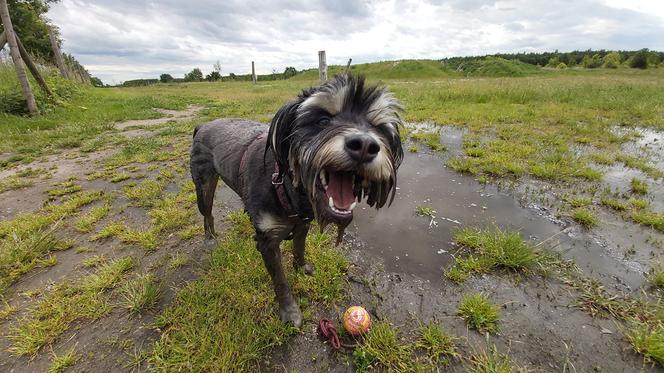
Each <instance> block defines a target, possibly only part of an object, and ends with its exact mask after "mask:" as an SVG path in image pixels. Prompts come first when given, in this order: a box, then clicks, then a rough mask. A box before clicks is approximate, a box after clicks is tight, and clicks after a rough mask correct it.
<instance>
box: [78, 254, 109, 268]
mask: <svg viewBox="0 0 664 373" xmlns="http://www.w3.org/2000/svg"><path fill="white" fill-rule="evenodd" d="M105 262H106V257H104V256H103V255H93V256H91V257H88V258H85V259H84V260H83V263H82V264H83V267H85V268H93V267H97V266H99V265H101V264H104V263H105Z"/></svg>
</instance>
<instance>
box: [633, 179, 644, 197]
mask: <svg viewBox="0 0 664 373" xmlns="http://www.w3.org/2000/svg"><path fill="white" fill-rule="evenodd" d="M630 187H631V190H632V193H634V194H640V195H646V194H648V183H646V182H645V181H644V180H641V179H638V178H636V177H633V178H632V181H630Z"/></svg>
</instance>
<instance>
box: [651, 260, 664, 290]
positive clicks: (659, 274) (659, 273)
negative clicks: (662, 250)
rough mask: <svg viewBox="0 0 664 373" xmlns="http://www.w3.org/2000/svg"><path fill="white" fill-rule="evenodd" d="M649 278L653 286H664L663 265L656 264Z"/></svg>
mask: <svg viewBox="0 0 664 373" xmlns="http://www.w3.org/2000/svg"><path fill="white" fill-rule="evenodd" d="M648 280H649V281H650V283H651V284H652V286H654V287H657V288H664V269H663V268H662V266H661V265H658V266H655V267H654V268H653V272H652V273H651V274H650V275H649V276H648Z"/></svg>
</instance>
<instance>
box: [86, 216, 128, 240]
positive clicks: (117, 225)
mask: <svg viewBox="0 0 664 373" xmlns="http://www.w3.org/2000/svg"><path fill="white" fill-rule="evenodd" d="M126 228H127V227H126V225H125V223H124V222H122V221H112V222H110V223H108V224H107V225H106V226H105V227H104V228H102V229H101V230H100V231H99V232H97V234H95V235H94V236H92V237H91V238H90V241H96V240H100V239H104V238H109V237H117V236H119V235H120V234H121V233H122V232H124V231H125V229H126Z"/></svg>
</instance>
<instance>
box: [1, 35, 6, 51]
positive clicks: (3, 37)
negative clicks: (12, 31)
mask: <svg viewBox="0 0 664 373" xmlns="http://www.w3.org/2000/svg"><path fill="white" fill-rule="evenodd" d="M5 44H7V35H5V32H4V31H3V32H0V49H2V48H3V47H4V46H5Z"/></svg>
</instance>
